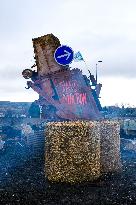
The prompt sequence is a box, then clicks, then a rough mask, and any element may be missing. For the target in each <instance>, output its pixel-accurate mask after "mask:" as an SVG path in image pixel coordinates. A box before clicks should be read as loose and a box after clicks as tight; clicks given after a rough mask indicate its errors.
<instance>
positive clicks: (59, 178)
mask: <svg viewBox="0 0 136 205" xmlns="http://www.w3.org/2000/svg"><path fill="white" fill-rule="evenodd" d="M98 128H99V126H97V123H96V122H87V121H82V122H81V121H75V122H58V123H48V124H47V127H46V148H45V150H46V153H45V175H46V177H47V178H48V180H50V181H54V182H70V183H75V182H83V181H90V180H94V179H97V178H98V177H99V176H100V134H99V130H98Z"/></svg>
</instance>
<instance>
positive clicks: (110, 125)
mask: <svg viewBox="0 0 136 205" xmlns="http://www.w3.org/2000/svg"><path fill="white" fill-rule="evenodd" d="M98 126H99V127H100V135H101V136H100V164H101V173H108V172H118V171H120V170H121V159H120V125H119V122H118V121H113V120H112V121H111V120H102V121H100V122H98Z"/></svg>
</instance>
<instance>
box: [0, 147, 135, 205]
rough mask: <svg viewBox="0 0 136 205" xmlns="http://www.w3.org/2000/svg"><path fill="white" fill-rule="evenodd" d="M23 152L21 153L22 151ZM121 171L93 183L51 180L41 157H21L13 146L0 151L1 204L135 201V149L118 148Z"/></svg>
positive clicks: (66, 204)
mask: <svg viewBox="0 0 136 205" xmlns="http://www.w3.org/2000/svg"><path fill="white" fill-rule="evenodd" d="M23 156H24V155H23ZM121 156H122V163H123V171H122V173H120V174H112V175H111V174H110V175H107V176H103V177H101V179H99V180H98V181H96V182H94V183H84V184H77V185H69V184H51V183H50V182H48V181H47V180H46V179H45V177H44V158H43V157H42V156H41V157H39V158H38V157H37V158H33V159H32V158H31V159H30V158H29V157H28V156H25V157H23V158H22V152H21V153H20V155H19V153H18V152H17V151H16V150H14V151H13V149H12V150H9V151H8V153H6V154H5V153H4V154H1V155H0V205H2V204H5V205H10V204H11V205H12V204H13V205H14V204H15V205H16V204H18V205H20V204H22V205H27V204H32V205H40V204H41V205H44V204H47V205H63V204H64V205H71V204H72V205H76V204H81V205H86V204H88V205H91V204H96V205H99V204H101V205H102V204H107V205H110V204H111V205H113V204H124V205H125V204H126V205H127V204H136V152H132V151H126V150H123V149H122V152H121Z"/></svg>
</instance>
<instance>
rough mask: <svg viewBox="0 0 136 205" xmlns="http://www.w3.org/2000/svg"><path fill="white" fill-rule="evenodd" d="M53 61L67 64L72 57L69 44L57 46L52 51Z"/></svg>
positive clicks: (72, 53)
mask: <svg viewBox="0 0 136 205" xmlns="http://www.w3.org/2000/svg"><path fill="white" fill-rule="evenodd" d="M54 58H55V61H56V62H57V63H58V64H60V65H68V64H70V63H71V62H72V60H73V58H74V52H73V50H72V49H71V48H70V47H69V46H65V45H62V46H59V47H58V48H57V49H56V51H55V53H54Z"/></svg>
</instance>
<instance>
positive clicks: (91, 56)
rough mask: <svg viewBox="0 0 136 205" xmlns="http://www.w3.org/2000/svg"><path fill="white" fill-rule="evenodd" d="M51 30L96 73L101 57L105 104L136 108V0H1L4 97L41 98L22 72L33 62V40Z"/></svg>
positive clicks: (0, 84) (0, 89)
mask: <svg viewBox="0 0 136 205" xmlns="http://www.w3.org/2000/svg"><path fill="white" fill-rule="evenodd" d="M48 33H53V34H54V35H55V36H57V37H58V38H59V39H60V41H61V44H67V45H69V46H70V47H72V48H73V50H74V51H81V53H82V55H83V57H84V59H85V61H86V64H87V66H88V68H89V69H90V70H91V72H92V73H93V74H95V65H96V63H97V61H98V60H102V61H103V62H102V63H100V64H98V81H99V82H101V83H102V84H103V87H102V92H101V102H102V105H115V104H119V105H121V104H130V105H134V106H136V94H135V86H136V71H135V70H136V57H135V54H136V1H135V0H12V1H11V0H0V47H1V49H0V94H1V95H0V100H9V101H34V100H35V99H37V98H38V95H37V94H36V93H35V92H34V91H33V90H26V89H25V85H26V81H25V79H23V78H22V75H21V72H22V70H23V69H26V68H30V66H31V65H33V63H34V59H33V55H34V53H33V47H32V38H35V37H38V36H41V35H44V34H48ZM73 66H80V67H82V68H83V72H84V73H86V74H87V72H86V67H85V65H84V64H83V63H76V64H73Z"/></svg>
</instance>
